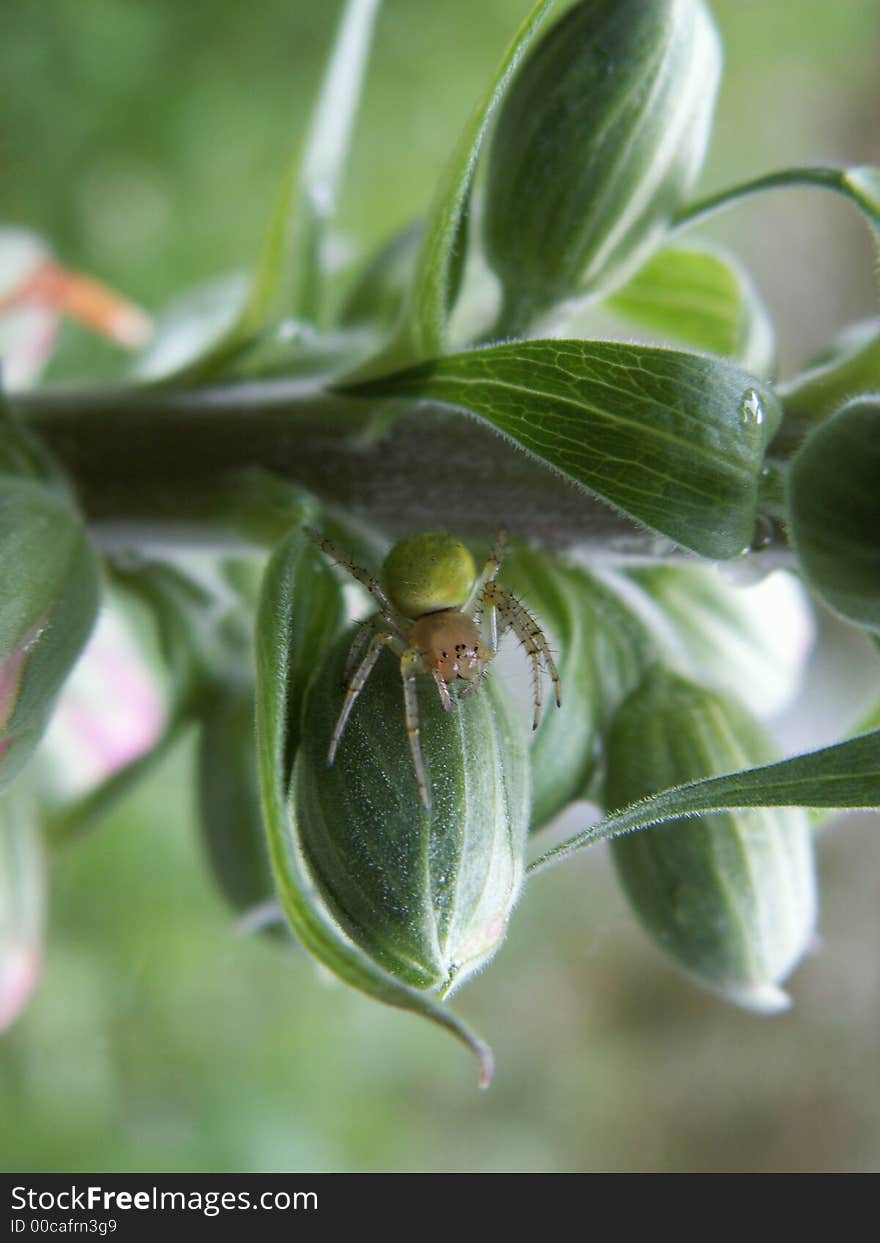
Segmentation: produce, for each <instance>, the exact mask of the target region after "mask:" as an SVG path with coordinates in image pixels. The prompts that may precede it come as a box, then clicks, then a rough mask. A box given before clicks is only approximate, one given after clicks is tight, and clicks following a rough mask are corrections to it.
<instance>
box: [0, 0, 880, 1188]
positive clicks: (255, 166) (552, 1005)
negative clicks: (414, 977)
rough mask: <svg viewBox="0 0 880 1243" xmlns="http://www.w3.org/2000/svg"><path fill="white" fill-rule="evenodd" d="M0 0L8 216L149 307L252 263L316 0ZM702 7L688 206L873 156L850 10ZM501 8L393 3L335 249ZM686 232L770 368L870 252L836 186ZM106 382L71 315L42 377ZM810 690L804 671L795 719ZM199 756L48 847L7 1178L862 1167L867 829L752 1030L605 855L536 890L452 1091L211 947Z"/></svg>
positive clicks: (511, 2)
mask: <svg viewBox="0 0 880 1243" xmlns="http://www.w3.org/2000/svg"><path fill="white" fill-rule="evenodd" d="M2 7H3V18H2V25H3V33H2V42H0V91H2V99H3V107H2V113H0V219H2V220H4V221H7V222H13V223H17V224H21V225H25V226H27V227H30V228H33V229H34V230H36V231H38V232H42V233H44V234H45V235H46V236H47V237H48V238H49V239H50V240H51V242H52V243H53V245H54V247H55V249H56V251H57V253H58V254H59V255H60V256H61V257H62V259H63V260H64V261H65V262H67V263H69V264H71V265H73V266H77V267H80V268H82V269H85V270H87V271H90V272H92V273H94V274H95V275H97V276H99V277H100V278H101V279H103V280H105V281H107V282H108V283H110V284H111V285H113V286H115V287H117V288H119V289H120V290H122V291H124V292H125V293H126V294H128V295H129V296H131V297H132V298H134V299H136V300H137V301H139V302H141V303H142V304H143V305H145V306H146V307H147V308H149V309H151V310H156V309H158V308H159V307H160V306H161V305H162V303H163V301H165V300H166V299H167V298H168V297H169V296H170V295H172V294H173V293H175V292H176V291H178V290H180V289H181V288H183V287H185V286H186V285H188V284H191V283H193V282H196V281H200V280H203V279H206V278H209V277H211V276H214V275H216V274H218V273H222V272H226V271H229V270H230V269H235V268H238V267H241V266H243V265H246V264H247V263H248V262H249V260H250V259H251V257H252V256H253V254H254V252H255V248H256V244H257V239H258V238H259V235H260V232H261V228H262V224H263V221H264V220H265V217H266V215H267V212H268V209H269V205H270V203H271V200H272V197H273V194H274V192H275V189H276V186H277V184H278V180H279V177H280V175H281V171H282V168H283V166H284V163H285V161H286V159H287V157H288V155H289V153H290V151H291V150H292V149H293V147H294V146H295V142H296V139H297V137H298V135H299V133H300V132H301V127H302V124H303V121H304V117H305V111H306V109H307V107H308V104H309V101H310V98H311V94H312V91H313V88H314V86H315V84H316V82H317V79H318V75H319V72H320V66H321V61H322V57H323V55H324V53H325V51H326V49H327V46H328V42H329V38H330V34H331V30H332V27H333V24H334V22H335V19H336V17H337V15H338V11H339V7H340V6H339V5H338V4H336V3H327V4H323V5H316V4H314V3H311V2H306V0H263V3H262V4H260V5H259V6H244V5H241V4H238V3H235V0H188V2H187V4H185V5H181V4H179V3H177V2H176V0H52V3H51V4H47V3H45V0H17V2H16V3H15V4H12V5H9V4H6V5H3V6H2ZM712 7H713V10H714V12H715V14H716V16H717V19H718V22H719V25H720V26H721V29H722V33H723V35H724V38H725V46H726V57H727V72H726V77H725V82H724V86H723V90H722V96H721V100H720V106H719V116H718V124H717V127H716V134H715V143H714V145H713V148H712V152H711V155H710V158H709V161H708V164H707V168H706V172H705V174H704V179H703V183H702V184H703V186H704V188H705V189H707V190H709V189H712V188H714V187H717V186H720V185H722V184H724V183H726V182H732V181H734V180H739V179H744V178H746V177H751V176H754V175H757V174H759V173H760V172H762V171H765V170H767V169H769V168H770V167H774V166H780V165H784V164H793V163H798V162H821V161H823V160H827V161H835V162H850V163H861V162H874V163H880V125H878V119H880V79H878V75H877V65H878V61H880V10H878V6H877V4H876V0H838V3H837V4H835V5H833V6H832V5H828V4H827V3H825V0H798V2H797V3H796V4H792V3H790V0H762V3H760V4H758V3H742V0H715V3H714V4H713V5H712ZM526 8H527V4H526V2H525V0H481V3H480V4H478V5H475V4H473V3H472V0H442V2H441V3H437V4H430V5H429V4H427V3H417V2H416V0H386V4H385V6H384V12H383V16H382V18H381V20H380V25H379V29H378V35H377V46H376V52H375V56H374V59H373V63H372V69H371V73H370V77H369V81H368V84H367V90H366V98H365V102H364V108H363V112H362V116H361V121H360V124H359V127H358V132H357V139H356V150H355V155H354V160H353V164H352V170H351V176H350V180H349V183H348V186H347V190H346V195H345V202H344V205H343V211H342V217H341V221H340V226H341V232H342V235H343V240H344V241H345V243H346V245H347V251H348V253H349V254H350V256H351V259H352V260H355V259H356V258H357V257H358V255H359V254H362V253H363V249H364V248H365V247H366V246H368V245H370V244H373V243H375V242H377V241H379V240H380V239H381V238H383V237H384V236H385V235H386V234H387V233H389V232H391V231H392V230H393V229H394V228H395V227H397V226H400V225H401V224H403V223H405V222H406V221H408V220H409V219H410V218H411V217H412V216H414V215H415V214H417V213H418V212H419V211H420V210H421V209H422V208H423V206H424V204H425V202H426V199H427V196H428V195H429V194H430V191H431V187H432V184H433V180H434V178H435V177H436V174H437V171H438V169H439V167H440V164H441V162H442V160H443V158H444V156H445V154H446V153H447V151H448V150H449V148H450V145H451V143H452V142H453V140H454V138H455V136H456V134H457V131H458V129H459V127H460V125H461V124H462V122H463V121H464V119H465V117H466V115H467V112H468V110H469V108H470V106H471V104H472V102H473V101H474V99H475V98H476V97H477V95H478V93H479V92H480V90H481V87H482V84H483V82H484V79H485V76H486V74H487V72H488V71H489V70H490V68H491V67H492V65H493V64H494V62H495V61H496V59H497V57H498V56H499V54H500V52H501V50H502V49H503V47H504V45H505V43H506V41H507V39H508V37H509V35H510V33H511V32H512V30H513V28H514V27H515V25H516V24H517V23H518V21H519V20H520V18H521V17H522V15H523V13H524V12H525V10H526ZM712 231H713V234H714V235H715V236H717V237H720V238H722V239H724V240H726V241H727V242H729V243H731V244H732V245H734V246H736V247H737V248H738V249H739V251H740V253H741V254H743V256H744V257H745V258H746V259H747V261H748V262H750V264H751V265H752V268H753V271H754V274H755V276H756V279H757V282H758V284H759V286H760V287H761V289H762V290H763V292H764V293H765V295H766V297H767V299H768V301H769V303H770V306H771V308H772V310H773V312H774V314H775V316H776V319H777V324H778V327H779V331H780V336H781V339H782V346H783V350H782V357H783V364H784V368H787V369H791V368H792V367H794V366H796V365H798V364H799V363H800V362H802V361H803V359H804V358H806V357H807V356H809V354H810V353H811V352H812V351H813V350H814V349H816V348H817V347H819V346H821V344H822V343H823V342H824V341H825V340H826V339H827V338H828V336H829V335H831V334H832V333H833V332H834V331H835V330H836V329H837V328H839V327H841V326H842V325H843V324H844V323H845V322H847V321H848V320H850V319H854V318H858V317H860V316H864V315H866V314H868V313H870V312H871V311H872V309H873V305H874V304H873V290H872V260H873V257H872V254H871V249H870V245H869V243H868V241H867V239H866V237H865V235H864V230H863V228H862V226H861V224H860V222H859V221H858V219H857V218H856V216H855V213H854V212H852V211H851V210H850V209H848V208H847V206H846V205H845V204H844V203H843V202H842V201H837V200H834V199H832V198H831V197H830V196H827V201H826V198H825V197H823V196H821V195H818V194H815V193H812V194H811V193H810V192H806V191H803V192H800V191H799V192H794V193H787V194H780V195H777V196H775V197H768V198H767V199H766V200H761V201H759V202H757V203H755V204H754V205H749V206H747V207H743V208H740V209H738V210H737V211H736V212H734V213H733V214H732V215H730V216H728V217H726V218H724V219H723V220H721V221H719V222H718V223H717V224H714V225H713V226H712ZM117 365H118V364H117V360H116V357H115V356H114V355H113V354H112V353H111V352H110V350H109V349H108V348H106V347H104V346H101V345H99V344H96V343H94V342H93V341H91V340H89V339H88V338H86V337H85V336H84V335H83V334H81V333H80V332H79V331H78V330H77V329H75V328H66V329H65V333H64V338H63V344H62V349H61V351H60V353H59V356H58V358H57V359H56V362H55V364H54V365H53V374H55V375H59V376H61V375H83V374H90V373H94V374H106V373H108V372H110V371H111V370H112V369H113V368H114V367H115V366H117ZM859 658H860V655H859V653H858V652H857V653H856V654H855V658H854V659H855V660H856V661H857V660H858V659H859ZM830 685H831V684H830V683H829V684H827V685H826V684H825V683H821V682H818V683H817V684H816V686H815V687H814V693H813V698H812V703H813V704H814V705H817V706H816V707H815V710H816V711H819V710H820V709H821V700H822V696H823V694H824V693H826V691H827V690H828V689H829V687H830ZM840 685H841V684H840V683H838V690H839V687H840ZM844 693H845V692H844ZM191 751H192V748H191V747H190V746H184V747H182V748H181V749H180V751H179V752H178V753H177V754H176V755H175V756H173V757H172V758H171V760H169V761H168V763H167V764H166V765H165V767H164V768H163V770H162V771H161V772H159V773H158V774H157V775H156V776H155V777H154V778H153V779H152V780H151V781H150V783H149V785H147V786H145V787H144V788H143V789H142V790H141V791H140V792H139V793H138V794H137V796H136V797H133V798H131V799H130V800H129V801H128V802H127V803H126V804H125V806H124V807H123V808H121V809H120V811H119V814H118V815H117V816H116V817H115V818H114V819H113V821H112V822H110V823H108V824H107V825H106V826H105V827H104V828H103V829H102V830H101V831H100V832H99V833H98V834H97V835H95V836H94V837H93V838H91V839H90V840H88V841H87V842H86V843H84V844H83V845H81V846H79V847H77V848H76V849H75V850H71V851H70V852H69V853H67V854H64V855H63V856H61V857H59V858H57V859H56V860H54V862H53V866H52V887H53V910H52V916H51V926H50V932H49V941H48V950H47V967H46V973H45V976H44V979H43V982H42V985H41V987H40V989H39V992H38V994H37V996H36V998H35V1000H34V1002H33V1003H32V1005H31V1007H30V1009H29V1010H28V1011H27V1013H26V1014H25V1016H24V1017H23V1018H22V1020H21V1022H20V1023H19V1024H18V1026H17V1027H16V1028H15V1029H14V1030H13V1031H12V1032H11V1033H10V1034H9V1035H7V1036H6V1037H4V1038H3V1039H2V1041H0V1120H2V1125H0V1166H2V1167H3V1168H5V1169H10V1170H13V1169H14V1170H20V1169H27V1168H29V1169H37V1170H50V1169H59V1170H87V1169H92V1170H95V1169H113V1170H138V1169H142V1170H160V1171H161V1170H313V1171H318V1170H571V1171H574V1170H584V1171H586V1170H711V1169H717V1170H740V1169H748V1170H772V1169H775V1170H838V1169H839V1170H868V1169H876V1168H877V1166H878V1164H880V1090H878V1077H877V1064H878V1048H877V1032H878V1031H880V963H878V956H877V953H876V947H877V944H878V941H880V936H878V933H880V903H878V901H877V898H878V896H880V893H878V890H880V884H878V880H877V876H878V875H880V869H878V864H880V842H878V834H877V822H876V820H874V819H871V818H869V817H861V818H860V817H852V818H850V819H848V820H847V821H844V822H841V823H839V824H838V826H836V827H835V828H832V829H831V830H829V831H826V832H825V833H824V835H823V840H822V843H821V849H820V866H821V874H822V884H823V916H822V928H823V937H824V940H823V943H822V945H821V946H817V951H816V954H815V955H814V956H812V957H811V958H810V959H809V960H808V961H807V962H806V963H805V964H804V965H803V966H802V968H801V969H800V970H799V971H798V973H797V975H796V976H795V978H794V981H793V986H792V991H793V995H794V999H795V1008H794V1010H793V1011H792V1012H791V1013H789V1014H787V1015H784V1016H782V1017H778V1018H774V1019H770V1020H767V1019H758V1018H755V1017H751V1016H748V1015H744V1014H740V1013H738V1012H736V1011H734V1010H732V1009H730V1008H727V1007H725V1006H724V1005H723V1004H722V1003H721V1002H718V1001H714V1000H712V999H709V998H705V997H703V996H702V995H701V994H700V993H698V992H697V991H696V990H695V989H694V988H693V987H692V986H691V985H690V984H688V983H687V982H685V981H683V980H682V979H680V978H679V977H678V976H677V975H675V973H674V972H673V971H672V969H671V968H670V967H668V966H667V965H666V963H665V961H663V960H662V959H661V958H660V956H659V955H658V954H657V953H656V952H655V951H654V950H653V949H652V947H651V946H650V945H649V944H647V942H646V941H645V939H644V937H643V936H642V934H641V933H640V932H639V930H638V929H637V928H636V927H635V926H634V924H633V921H632V920H631V918H630V917H629V916H628V914H627V912H626V909H625V907H624V903H623V899H622V898H621V896H620V895H619V893H618V892H617V889H616V886H615V883H614V879H613V876H612V874H611V871H610V867H609V864H608V860H607V858H606V856H605V853H604V852H603V851H602V850H601V849H600V850H597V851H595V852H588V854H587V855H585V856H584V857H582V858H580V859H579V860H578V861H577V862H576V863H573V864H571V865H569V866H567V867H565V868H562V869H559V870H557V871H556V872H553V873H550V874H548V875H546V876H542V877H540V878H539V879H537V880H536V881H535V882H534V885H533V886H532V887H530V889H529V890H528V892H527V894H526V896H525V899H524V901H523V902H522V904H521V907H520V908H519V910H518V912H517V914H516V916H515V918H514V921H513V926H512V931H511V935H510V939H509V941H508V943H507V944H506V946H505V948H504V950H503V951H502V953H501V954H500V956H499V957H498V958H497V959H496V960H495V962H494V963H493V964H492V966H491V968H490V969H489V970H488V971H487V972H486V973H485V974H484V975H483V976H482V977H480V978H479V979H478V980H477V981H476V982H474V983H473V984H471V985H470V986H469V987H468V988H467V989H466V990H465V991H464V992H463V993H462V996H461V998H460V1000H459V1003H458V1004H459V1008H460V1009H461V1010H462V1012H463V1013H464V1014H465V1015H466V1016H467V1017H468V1018H469V1019H470V1020H471V1021H472V1022H473V1023H474V1025H475V1026H476V1027H477V1028H478V1030H480V1031H481V1032H482V1033H483V1034H484V1035H485V1036H486V1037H487V1038H488V1039H489V1040H490V1041H491V1042H492V1043H493V1045H494V1048H495V1052H496V1057H497V1060H498V1065H499V1070H498V1074H497V1079H496V1083H495V1086H494V1087H493V1088H492V1090H491V1091H490V1092H489V1093H488V1094H479V1093H478V1092H477V1091H476V1087H475V1078H476V1076H475V1073H474V1068H473V1066H472V1065H471V1063H470V1062H469V1060H468V1058H467V1055H466V1054H464V1053H463V1052H462V1051H461V1049H460V1048H459V1047H457V1046H456V1045H455V1044H454V1043H453V1042H452V1041H450V1040H449V1038H448V1037H447V1036H445V1035H444V1034H441V1033H439V1032H437V1031H436V1030H434V1029H432V1028H429V1027H428V1026H426V1025H424V1024H423V1023H422V1022H421V1021H420V1020H417V1019H415V1018H412V1017H409V1016H404V1015H402V1014H398V1013H396V1012H393V1011H389V1010H386V1009H383V1008H382V1007H379V1006H377V1005H375V1004H373V1003H370V1002H368V1001H366V1000H365V999H363V998H361V997H360V996H358V995H355V994H353V993H351V992H349V991H348V990H346V989H344V988H343V987H342V986H339V985H337V984H335V983H334V982H332V981H329V980H327V979H326V978H324V977H323V976H322V975H321V974H319V973H318V972H317V971H316V970H315V968H314V966H313V965H312V964H311V963H310V962H309V961H308V960H306V958H305V957H304V956H302V955H300V954H299V953H297V952H291V951H289V950H285V949H284V948H283V947H280V946H278V945H275V944H272V943H269V942H265V941H263V940H261V939H259V938H253V937H251V938H248V937H243V936H239V935H237V934H236V932H235V930H234V928H233V926H232V922H231V920H230V918H229V916H228V914H227V912H226V910H225V908H224V907H223V905H222V903H221V900H220V899H219V897H218V896H217V895H216V893H215V892H214V891H213V889H212V886H211V882H210V878H209V876H208V873H207V871H206V868H205V864H204V859H203V857H202V854H201V846H200V843H199V841H198V840H197V838H196V835H195V833H194V816H193V800H192V794H191V792H190V784H191V781H190V776H191V761H192V755H191Z"/></svg>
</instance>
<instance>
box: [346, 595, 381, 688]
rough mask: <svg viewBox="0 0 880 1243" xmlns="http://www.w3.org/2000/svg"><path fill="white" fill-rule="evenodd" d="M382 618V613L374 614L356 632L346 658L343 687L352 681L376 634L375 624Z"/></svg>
mask: <svg viewBox="0 0 880 1243" xmlns="http://www.w3.org/2000/svg"><path fill="white" fill-rule="evenodd" d="M381 618H382V614H381V613H374V614H373V615H372V617H367V618H365V620H364V621H362V622H361V624H360V625H359V626H358V628H357V630H356V631H355V635H354V638H353V639H352V641H351V647H350V648H349V649H348V655H347V656H346V658H345V664H344V665H343V668H342V685H343V686H346V687H347V686H348V684H349V682H350V681H351V675H352V673H353V672H354V669H355V666H356V665H357V663H358V662H359V661H360V659H361V657H362V656H363V654H364V649H365V647H366V646H367V642H368V640H369V639H370V636H371V635H373V634H375V630H374V629H373V627H374V625H375V623H376V622H377V621H380V620H381Z"/></svg>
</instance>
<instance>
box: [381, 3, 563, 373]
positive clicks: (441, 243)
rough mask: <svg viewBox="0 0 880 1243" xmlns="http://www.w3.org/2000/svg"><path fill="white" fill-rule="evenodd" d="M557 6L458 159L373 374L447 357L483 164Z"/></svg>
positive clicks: (498, 87) (538, 8) (494, 94)
mask: <svg viewBox="0 0 880 1243" xmlns="http://www.w3.org/2000/svg"><path fill="white" fill-rule="evenodd" d="M555 3H556V0H538V2H537V3H536V4H535V5H534V6H533V8H532V10H531V12H530V13H529V15H528V17H527V18H526V20H525V21H524V22H523V24H522V26H520V28H519V30H518V31H517V33H516V35H515V36H514V38H513V41H512V43H511V44H510V46H509V47H508V49H507V51H506V53H505V55H504V57H503V59H502V61H501V64H500V65H499V66H498V68H497V70H496V71H495V74H494V75H493V77H492V80H491V82H490V83H489V87H488V90H487V91H486V93H485V95H484V96H483V98H482V99H481V100H480V102H479V104H478V105H477V107H476V108H475V109H474V112H473V114H472V115H471V118H470V120H469V121H468V123H467V125H466V127H465V129H464V132H463V133H462V135H461V137H460V139H459V141H458V144H457V146H456V148H455V150H454V152H453V153H452V157H451V159H450V161H449V164H448V165H447V167H446V171H445V172H444V174H443V176H442V178H441V180H440V183H439V185H438V187H437V191H436V193H435V196H434V201H433V203H432V205H431V209H430V211H429V213H428V218H427V221H426V223H425V231H424V234H423V235H422V240H421V246H420V249H419V256H418V260H417V262H416V271H415V276H414V279H413V284H412V288H411V291H410V296H409V299H408V300H407V303H406V305H405V307H404V313H403V314H402V316H401V319H400V328H399V332H398V334H397V337H396V338H395V340H394V341H393V342H392V343H391V345H390V346H388V348H387V349H386V350H385V351H383V352H382V354H381V355H380V357H379V358H378V359H376V360H374V362H373V363H372V364H367V366H368V367H369V372H370V373H371V374H372V373H375V372H376V371H377V370H384V371H387V370H390V369H391V368H392V367H400V366H404V365H406V364H408V363H411V362H414V361H421V360H422V359H425V358H430V357H431V356H432V354H439V353H442V351H443V348H444V345H445V341H446V326H447V323H448V319H449V315H450V312H451V310H452V305H453V302H454V293H455V288H456V285H457V280H458V278H460V275H461V268H460V263H461V247H462V244H463V241H464V231H465V228H466V222H467V214H468V207H469V203H470V195H471V187H472V185H473V179H474V173H475V172H476V167H477V158H478V156H479V154H480V149H481V147H482V145H483V141H484V139H485V137H486V134H487V132H488V129H489V125H490V123H491V121H492V118H493V116H494V115H495V112H496V111H497V109H498V106H499V104H500V103H501V101H502V99H503V98H504V95H505V93H506V91H507V90H508V88H509V86H510V82H511V79H512V78H513V75H514V73H515V72H516V69H517V67H518V66H519V64H520V63H521V61H522V59H523V57H524V56H525V54H526V52H527V51H528V49H529V47H530V46H531V44H532V43H533V41H534V38H535V35H536V34H537V32H538V29H539V28H540V26H541V24H542V22H543V21H544V19H545V18H546V16H547V14H548V13H549V12H550V10H551V9H552V8H553V5H554V4H555ZM365 374H366V373H365Z"/></svg>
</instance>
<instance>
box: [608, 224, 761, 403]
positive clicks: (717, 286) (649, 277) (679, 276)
mask: <svg viewBox="0 0 880 1243" xmlns="http://www.w3.org/2000/svg"><path fill="white" fill-rule="evenodd" d="M605 306H606V307H607V308H608V310H610V311H614V312H615V314H618V315H622V316H624V318H626V319H629V320H632V321H634V322H635V323H636V324H639V325H643V326H644V327H646V328H649V329H653V330H654V331H656V332H658V333H660V334H661V335H662V336H668V337H671V338H672V339H673V340H678V341H681V342H683V343H684V344H685V345H688V346H691V347H692V348H693V349H697V350H705V351H706V353H708V354H717V355H719V357H722V358H729V359H731V360H732V361H734V362H737V363H739V364H740V366H742V367H743V368H745V369H746V370H747V371H751V372H753V373H754V374H755V375H758V376H763V377H765V378H766V377H769V376H771V375H772V373H773V370H774V345H773V329H772V327H771V325H770V319H769V315H768V313H767V310H766V308H765V307H764V305H763V303H762V302H761V300H760V298H759V296H758V293H757V291H756V289H755V287H754V285H753V284H752V281H751V279H750V277H749V276H748V274H747V273H746V272H745V270H744V269H743V268H742V267H741V265H740V264H739V263H738V262H737V261H736V260H735V259H734V258H732V257H731V256H729V255H726V254H724V252H723V251H721V250H719V249H717V248H715V247H710V246H706V245H703V246H695V245H693V244H691V245H689V246H684V245H681V244H679V245H674V244H670V245H668V246H664V247H663V249H662V250H660V251H658V252H657V254H656V255H652V256H651V258H650V259H649V260H648V262H647V263H646V264H645V266H644V267H643V268H641V269H640V270H639V271H638V272H637V273H636V275H635V276H634V277H632V279H631V280H629V281H627V283H626V285H624V286H623V288H622V289H618V290H617V292H616V293H614V294H612V296H611V297H610V298H608V299H606V302H605Z"/></svg>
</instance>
